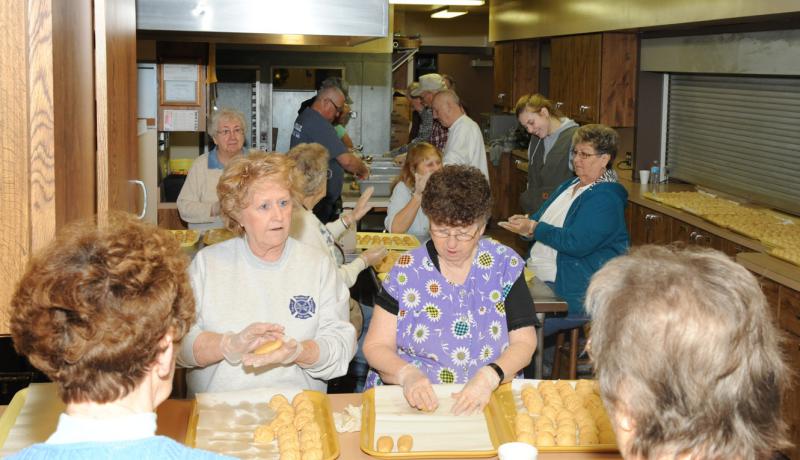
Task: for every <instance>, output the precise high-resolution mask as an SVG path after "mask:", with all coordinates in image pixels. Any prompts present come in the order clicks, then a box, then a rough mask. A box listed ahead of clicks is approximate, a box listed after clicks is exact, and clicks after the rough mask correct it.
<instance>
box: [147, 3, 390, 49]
mask: <svg viewBox="0 0 800 460" xmlns="http://www.w3.org/2000/svg"><path fill="white" fill-rule="evenodd" d="M136 23H137V24H136V25H137V30H138V31H139V32H144V33H145V35H151V34H155V35H165V34H175V35H176V36H180V37H182V38H184V39H188V40H192V39H197V40H202V41H219V42H223V41H224V42H228V43H259V44H277V45H338V46H352V45H356V44H358V43H363V42H365V41H368V40H372V39H374V38H379V37H386V36H387V35H388V33H389V4H388V0H136Z"/></svg>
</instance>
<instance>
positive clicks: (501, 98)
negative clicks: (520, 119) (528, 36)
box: [493, 40, 540, 111]
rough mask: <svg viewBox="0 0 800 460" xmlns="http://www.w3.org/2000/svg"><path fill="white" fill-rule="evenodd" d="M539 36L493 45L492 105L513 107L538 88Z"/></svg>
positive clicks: (503, 107) (505, 108)
mask: <svg viewBox="0 0 800 460" xmlns="http://www.w3.org/2000/svg"><path fill="white" fill-rule="evenodd" d="M539 69H540V61H539V40H516V41H513V42H506V43H498V44H497V45H495V47H494V95H493V99H494V105H495V106H496V107H498V108H501V109H502V110H504V111H511V110H513V109H514V105H516V103H517V100H518V99H519V98H520V97H522V96H524V95H525V94H528V93H535V92H538V91H539Z"/></svg>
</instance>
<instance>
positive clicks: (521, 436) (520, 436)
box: [517, 433, 536, 446]
mask: <svg viewBox="0 0 800 460" xmlns="http://www.w3.org/2000/svg"><path fill="white" fill-rule="evenodd" d="M517 441H519V442H524V443H527V444H530V445H532V446H533V445H535V444H536V436H534V434H533V433H517Z"/></svg>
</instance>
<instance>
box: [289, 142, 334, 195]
mask: <svg viewBox="0 0 800 460" xmlns="http://www.w3.org/2000/svg"><path fill="white" fill-rule="evenodd" d="M287 155H288V156H289V158H291V159H292V160H294V162H295V165H296V168H297V169H298V171H300V173H301V174H302V175H303V178H304V183H303V195H304V196H307V197H308V196H311V195H313V194H314V193H316V191H317V189H318V188H319V187H320V186H321V185H322V183H323V182H324V181H325V178H326V177H328V158H329V155H328V149H326V148H325V146H323V145H322V144H318V143H316V142H313V143H306V142H303V143H302V144H297V145H295V146H294V147H292V148H291V150H289V152H288V153H287Z"/></svg>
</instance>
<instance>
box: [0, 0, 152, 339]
mask: <svg viewBox="0 0 800 460" xmlns="http://www.w3.org/2000/svg"><path fill="white" fill-rule="evenodd" d="M0 30H2V31H3V32H2V33H3V43H4V45H5V48H4V52H3V53H0V120H3V122H2V123H0V130H1V131H2V133H3V135H2V136H0V139H2V140H0V143H1V144H0V145H1V146H2V148H0V162H2V164H3V165H4V167H3V168H2V169H0V195H2V196H3V199H2V200H0V215H2V216H3V225H2V231H0V247H2V250H0V267H3V271H2V277H1V278H2V281H0V334H4V333H7V332H8V323H7V318H8V304H9V300H10V298H11V295H12V293H13V289H14V284H15V283H16V281H17V280H18V279H19V277H20V276H21V274H22V272H23V270H24V267H25V264H26V263H27V261H28V260H29V258H30V256H31V254H33V253H35V252H36V251H38V250H39V249H41V248H42V247H44V246H45V245H46V244H47V243H49V242H50V241H51V240H52V239H53V237H54V235H55V233H56V231H57V230H58V229H59V228H60V227H61V226H63V225H64V224H65V223H67V222H69V221H72V220H74V219H77V218H82V217H88V216H91V215H93V214H95V213H99V214H100V215H101V216H104V215H105V214H106V213H107V212H108V211H109V210H123V211H129V212H137V213H138V212H139V211H140V210H141V204H140V202H139V201H137V200H138V199H140V198H139V196H140V192H139V190H138V188H137V186H136V185H135V184H131V183H130V182H129V180H131V179H135V178H136V175H137V174H138V167H137V146H136V72H137V69H136V4H135V1H134V0H93V1H92V0H70V1H52V0H27V1H26V0H8V1H3V2H0Z"/></svg>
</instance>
